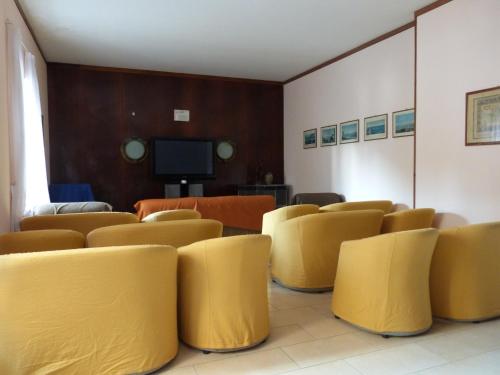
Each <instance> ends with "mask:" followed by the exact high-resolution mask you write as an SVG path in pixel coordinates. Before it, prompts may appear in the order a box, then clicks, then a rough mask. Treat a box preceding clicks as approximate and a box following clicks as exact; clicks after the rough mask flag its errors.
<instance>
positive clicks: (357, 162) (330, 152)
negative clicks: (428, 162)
mask: <svg viewBox="0 0 500 375" xmlns="http://www.w3.org/2000/svg"><path fill="white" fill-rule="evenodd" d="M414 63H415V62H414V28H411V29H408V30H406V31H404V32H402V33H399V34H397V35H395V36H393V37H391V38H389V39H386V40H384V41H382V42H380V43H377V44H375V45H373V46H371V47H368V48H366V49H364V50H361V51H360V52H358V53H356V54H353V55H351V56H349V57H347V58H345V59H343V60H340V61H338V62H336V63H334V64H331V65H328V66H326V67H324V68H322V69H320V70H317V71H316V72H313V73H311V74H309V75H307V76H304V77H302V78H300V79H298V80H296V81H293V82H291V83H289V84H287V85H285V88H284V121H285V124H284V128H285V130H284V145H285V155H284V159H285V181H286V183H287V184H291V185H292V187H293V191H294V193H304V192H328V191H333V192H337V193H341V194H344V195H345V196H346V199H347V200H351V201H353V200H370V199H391V200H392V201H393V202H395V203H401V204H405V205H407V206H410V207H411V206H412V205H413V137H404V138H392V133H391V132H392V116H391V113H392V112H393V111H398V110H403V109H408V108H413V104H414V103H413V93H414ZM384 113H387V114H388V118H389V129H388V130H389V135H388V139H384V140H374V141H363V131H364V123H363V119H364V117H369V116H374V115H379V114H384ZM353 119H359V120H360V142H359V143H353V144H342V145H340V144H339V145H337V146H331V147H319V144H318V148H316V149H305V150H304V149H303V148H302V132H303V131H304V130H306V129H310V128H318V137H319V127H321V126H325V125H330V124H339V123H340V122H344V121H349V120H353ZM338 130H339V131H340V129H338Z"/></svg>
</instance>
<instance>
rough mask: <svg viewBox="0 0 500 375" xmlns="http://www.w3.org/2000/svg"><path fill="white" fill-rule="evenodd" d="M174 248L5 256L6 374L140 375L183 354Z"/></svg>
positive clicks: (2, 330) (1, 269) (0, 311)
mask: <svg viewBox="0 0 500 375" xmlns="http://www.w3.org/2000/svg"><path fill="white" fill-rule="evenodd" d="M176 269H177V251H176V250H175V249H174V248H173V247H170V246H152V245H147V246H130V247H114V248H95V249H77V250H64V251H46V252H38V253H26V254H10V255H2V256H0V374H6V375H7V374H49V373H50V374H55V373H58V374H63V373H64V374H101V375H106V374H110V375H111V374H113V375H114V374H139V373H146V372H151V371H153V370H155V369H157V368H159V367H161V366H163V365H165V364H166V363H168V362H169V361H171V360H172V359H173V358H174V357H175V355H176V354H177V349H178V338H177V304H176V298H177V294H176V292H177V275H176Z"/></svg>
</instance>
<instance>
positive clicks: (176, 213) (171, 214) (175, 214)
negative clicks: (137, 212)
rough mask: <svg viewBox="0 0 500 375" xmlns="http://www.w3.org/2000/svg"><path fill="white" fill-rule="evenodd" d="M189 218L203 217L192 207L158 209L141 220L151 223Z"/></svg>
mask: <svg viewBox="0 0 500 375" xmlns="http://www.w3.org/2000/svg"><path fill="white" fill-rule="evenodd" d="M189 219H201V213H199V212H198V211H196V210H190V209H178V210H166V211H158V212H153V213H152V214H149V215H148V216H146V217H145V218H143V219H142V220H141V221H142V222H143V223H150V222H155V221H170V220H189Z"/></svg>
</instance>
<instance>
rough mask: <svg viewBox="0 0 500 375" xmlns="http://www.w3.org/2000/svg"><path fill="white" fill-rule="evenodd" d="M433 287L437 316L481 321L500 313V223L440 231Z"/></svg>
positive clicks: (431, 281)
mask: <svg viewBox="0 0 500 375" xmlns="http://www.w3.org/2000/svg"><path fill="white" fill-rule="evenodd" d="M430 288H431V302H432V312H433V314H434V315H435V316H437V317H440V318H446V319H453V320H463V321H481V320H485V319H490V318H494V317H497V316H500V222H491V223H482V224H473V225H467V226H463V227H458V228H449V229H442V230H440V231H439V240H438V243H437V245H436V250H435V252H434V256H433V258H432V266H431V276H430Z"/></svg>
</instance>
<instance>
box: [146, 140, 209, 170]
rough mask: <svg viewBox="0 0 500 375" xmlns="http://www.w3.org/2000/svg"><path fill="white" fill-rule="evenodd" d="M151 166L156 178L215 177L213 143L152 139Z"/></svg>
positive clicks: (207, 141) (206, 141)
mask: <svg viewBox="0 0 500 375" xmlns="http://www.w3.org/2000/svg"><path fill="white" fill-rule="evenodd" d="M153 164H154V174H155V175H156V176H163V177H172V178H176V177H177V178H182V177H186V178H187V177H190V178H212V177H215V167H214V142H213V141H212V140H195V139H167V138H156V139H153Z"/></svg>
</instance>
